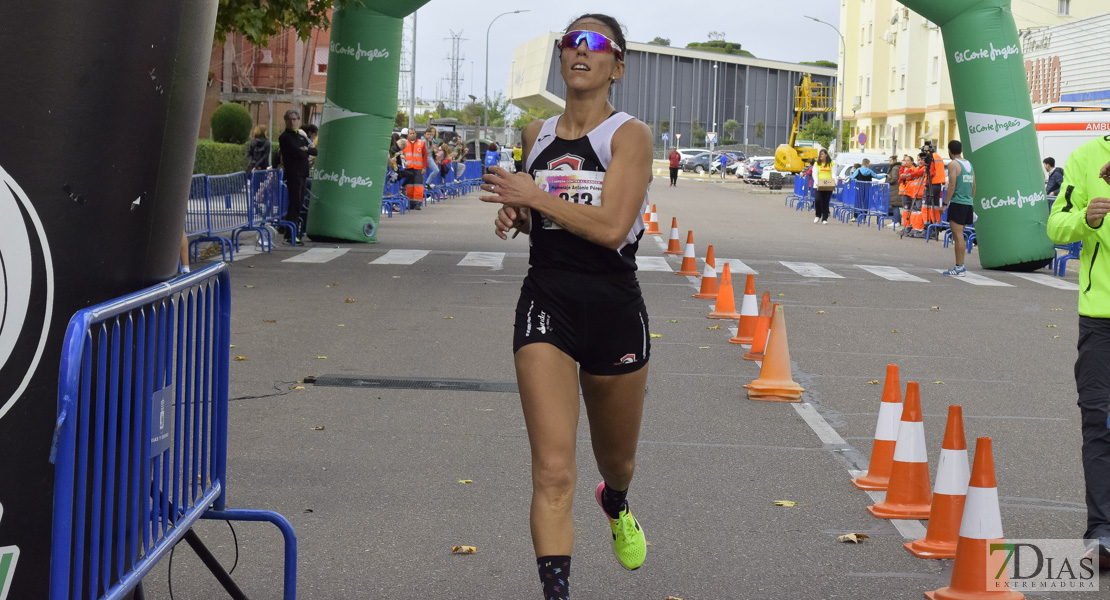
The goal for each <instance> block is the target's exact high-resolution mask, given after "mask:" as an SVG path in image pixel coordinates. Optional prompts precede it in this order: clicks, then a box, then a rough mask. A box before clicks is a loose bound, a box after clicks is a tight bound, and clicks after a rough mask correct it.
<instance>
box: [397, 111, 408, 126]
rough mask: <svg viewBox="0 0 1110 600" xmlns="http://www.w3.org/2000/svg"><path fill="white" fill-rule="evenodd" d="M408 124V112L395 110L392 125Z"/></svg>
mask: <svg viewBox="0 0 1110 600" xmlns="http://www.w3.org/2000/svg"><path fill="white" fill-rule="evenodd" d="M408 125H409V116H408V114H406V113H404V112H402V111H397V116H396V117H394V118H393V126H394V127H408Z"/></svg>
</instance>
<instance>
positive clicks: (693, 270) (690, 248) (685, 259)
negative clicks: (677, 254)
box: [675, 230, 701, 277]
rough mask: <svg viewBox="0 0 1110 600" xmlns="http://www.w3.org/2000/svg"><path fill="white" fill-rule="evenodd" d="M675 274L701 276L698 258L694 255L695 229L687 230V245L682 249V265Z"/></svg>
mask: <svg viewBox="0 0 1110 600" xmlns="http://www.w3.org/2000/svg"><path fill="white" fill-rule="evenodd" d="M675 275H688V276H690V277H700V276H701V273H698V259H697V257H695V256H694V231H693V230H690V231H688V232H686V247H685V248H683V249H682V266H681V267H679V269H678V272H676V273H675Z"/></svg>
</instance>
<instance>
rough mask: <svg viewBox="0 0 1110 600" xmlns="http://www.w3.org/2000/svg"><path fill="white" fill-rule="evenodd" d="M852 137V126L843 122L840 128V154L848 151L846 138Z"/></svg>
mask: <svg viewBox="0 0 1110 600" xmlns="http://www.w3.org/2000/svg"><path fill="white" fill-rule="evenodd" d="M851 135H852V126H851V125H850V124H849V123H848V121H844V122H843V124H842V125H841V128H840V150H839V151H840V152H847V151H848V138H849V137H851Z"/></svg>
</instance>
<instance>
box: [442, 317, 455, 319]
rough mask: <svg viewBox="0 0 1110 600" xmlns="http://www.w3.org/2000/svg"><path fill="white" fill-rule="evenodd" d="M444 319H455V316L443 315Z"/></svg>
mask: <svg viewBox="0 0 1110 600" xmlns="http://www.w3.org/2000/svg"><path fill="white" fill-rule="evenodd" d="M443 318H444V319H454V318H455V317H443Z"/></svg>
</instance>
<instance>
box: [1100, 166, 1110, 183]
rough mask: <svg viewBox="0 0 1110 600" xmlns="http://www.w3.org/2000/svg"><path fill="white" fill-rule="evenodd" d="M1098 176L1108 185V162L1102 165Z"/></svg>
mask: <svg viewBox="0 0 1110 600" xmlns="http://www.w3.org/2000/svg"><path fill="white" fill-rule="evenodd" d="M1098 176H1099V177H1101V178H1102V180H1103V181H1105V182H1106V184H1107V185H1110V162H1108V163H1106V164H1105V165H1102V168H1101V169H1099V171H1098Z"/></svg>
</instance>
